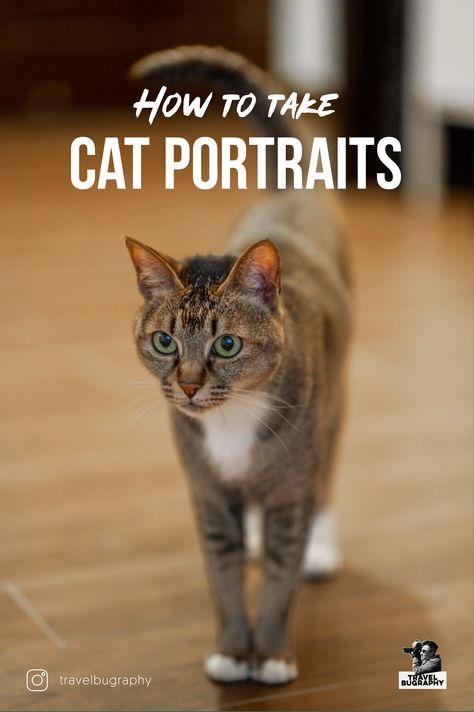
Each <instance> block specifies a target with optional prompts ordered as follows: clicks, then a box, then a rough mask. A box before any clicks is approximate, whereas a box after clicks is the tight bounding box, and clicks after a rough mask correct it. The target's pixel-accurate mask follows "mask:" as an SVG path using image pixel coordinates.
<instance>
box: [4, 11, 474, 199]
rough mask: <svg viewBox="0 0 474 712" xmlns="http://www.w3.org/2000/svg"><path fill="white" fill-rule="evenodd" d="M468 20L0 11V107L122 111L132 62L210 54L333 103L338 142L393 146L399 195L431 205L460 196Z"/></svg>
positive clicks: (469, 77) (466, 126)
mask: <svg viewBox="0 0 474 712" xmlns="http://www.w3.org/2000/svg"><path fill="white" fill-rule="evenodd" d="M472 12H473V9H472V3H471V2H470V0H456V3H455V4H454V5H452V4H450V3H449V2H447V1H446V0H411V1H410V2H407V1H406V0H383V1H382V2H378V3H373V2H370V0H332V1H331V0H295V1H294V2H288V0H260V1H259V2H252V0H229V1H228V2H226V3H222V2H219V0H205V1H204V2H200V3H196V2H194V1H193V0H176V2H172V3H171V2H160V3H157V2H153V1H152V0H137V1H135V2H134V1H133V0H116V1H113V2H112V0H102V1H101V2H97V1H95V0H94V1H93V0H80V1H79V0H68V1H67V2H63V1H62V0H38V1H37V2H34V3H31V2H29V3H28V2H27V3H17V2H14V1H13V0H5V2H3V3H2V8H1V9H0V13H1V14H0V17H1V26H0V32H1V49H0V51H1V53H2V59H3V61H2V63H1V66H0V80H1V83H2V87H3V100H2V109H3V110H4V111H11V112H17V113H19V115H23V116H24V115H28V114H31V113H35V112H41V111H46V110H47V111H53V110H56V111H65V110H67V109H69V110H75V111H76V110H77V109H78V108H81V107H106V106H116V107H117V106H122V107H123V106H124V105H125V104H128V103H129V102H130V101H131V100H132V98H136V97H135V93H136V90H135V89H134V88H133V87H132V86H131V84H130V82H128V81H127V70H128V68H129V66H130V65H131V64H132V62H134V61H135V60H136V59H137V57H140V56H141V55H143V54H145V53H147V52H151V51H154V50H159V49H165V48H168V47H173V46H177V45H180V44H195V43H200V44H210V45H216V44H220V45H223V46H225V47H228V48H229V49H233V50H235V51H238V52H241V53H242V54H244V55H245V56H247V57H248V58H249V59H251V60H253V61H254V62H256V63H257V64H258V65H260V66H263V67H266V68H268V69H269V70H270V71H272V72H273V73H274V74H276V75H277V76H278V77H280V79H282V80H284V81H285V82H286V84H287V85H288V86H290V87H292V88H293V89H300V90H302V89H304V90H306V91H319V92H324V91H331V92H333V91H337V92H338V93H339V94H340V96H341V101H340V102H339V103H338V106H337V109H338V121H339V128H340V131H341V135H345V136H374V137H375V138H376V140H378V139H379V138H381V137H383V136H396V137H399V138H400V139H401V140H402V143H403V146H404V151H403V155H402V157H403V161H404V166H403V168H404V187H405V189H409V190H410V191H417V192H418V193H419V192H420V191H421V192H423V193H428V194H430V195H432V196H434V197H437V198H439V197H440V195H441V194H442V193H443V192H445V191H446V190H449V189H450V188H452V187H454V188H456V187H459V186H461V187H465V188H472V180H473V178H472V176H473V169H472V152H473V138H472V111H473V109H472V86H473V70H472V66H473V62H472V59H473V58H472V46H473V29H472V25H473V23H472ZM369 170H370V172H371V173H372V174H374V172H375V166H374V164H373V159H371V158H370V156H369ZM352 174H353V175H354V174H355V166H354V165H352Z"/></svg>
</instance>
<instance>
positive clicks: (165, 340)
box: [151, 331, 178, 354]
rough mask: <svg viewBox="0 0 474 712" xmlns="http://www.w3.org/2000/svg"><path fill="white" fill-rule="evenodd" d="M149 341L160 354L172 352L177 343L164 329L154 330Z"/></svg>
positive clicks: (175, 348)
mask: <svg viewBox="0 0 474 712" xmlns="http://www.w3.org/2000/svg"><path fill="white" fill-rule="evenodd" d="M151 343H152V344H153V346H154V348H155V349H156V350H157V351H159V352H160V354H174V352H175V351H176V350H177V348H178V345H177V343H176V341H175V340H174V339H173V338H172V337H171V336H170V335H169V334H167V333H166V332H165V331H155V332H154V333H153V334H152V335H151Z"/></svg>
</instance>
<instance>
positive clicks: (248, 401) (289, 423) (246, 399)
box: [234, 394, 303, 433]
mask: <svg viewBox="0 0 474 712" xmlns="http://www.w3.org/2000/svg"><path fill="white" fill-rule="evenodd" d="M234 397H235V398H237V400H242V401H243V402H247V403H256V404H259V403H260V401H259V400H257V399H256V398H255V399H253V398H250V397H249V396H247V395H237V394H235V395H234ZM267 408H268V409H269V410H271V411H273V412H274V413H276V414H277V415H278V416H279V417H280V418H283V420H284V421H285V422H286V423H288V425H291V427H292V428H294V429H295V430H297V431H298V432H299V433H302V432H303V431H302V430H301V428H299V427H298V426H297V425H296V424H295V423H292V422H291V420H288V418H287V417H286V416H285V415H283V413H280V411H279V410H277V408H276V407H274V406H271V405H269V404H267Z"/></svg>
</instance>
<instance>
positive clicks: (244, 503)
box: [127, 47, 351, 684]
mask: <svg viewBox="0 0 474 712" xmlns="http://www.w3.org/2000/svg"><path fill="white" fill-rule="evenodd" d="M133 74H134V75H135V77H140V78H141V79H144V80H148V81H150V80H152V81H161V80H169V79H170V78H171V79H177V80H182V79H185V80H188V79H193V78H196V79H199V80H201V81H202V80H206V81H209V82H211V83H213V84H220V85H221V86H222V87H225V88H227V89H228V88H231V89H233V90H234V91H235V90H237V91H238V92H239V93H240V94H243V93H247V92H254V93H255V94H256V96H257V100H258V101H257V107H262V106H264V100H265V99H266V96H267V94H268V93H269V92H270V91H273V89H274V85H273V84H272V83H271V80H270V79H269V78H267V76H266V75H265V74H264V73H263V72H262V71H261V70H259V69H257V68H256V67H254V66H253V65H251V64H250V63H248V62H247V61H246V60H244V59H243V58H242V57H240V56H239V55H236V54H234V53H231V52H229V51H227V50H224V49H221V48H208V47H182V48H178V49H175V50H168V51H164V52H158V53H154V54H153V55H150V56H148V57H145V58H144V59H143V60H141V61H140V62H138V63H137V64H136V65H135V66H134V68H133ZM257 118H258V119H259V120H260V122H261V123H262V125H263V126H264V128H265V130H266V131H267V133H272V134H273V135H288V134H289V133H291V132H292V128H291V127H290V126H288V124H287V122H286V121H284V120H283V118H282V117H281V116H280V117H278V116H275V117H274V119H267V118H266V115H265V112H264V111H263V110H262V109H261V108H260V110H259V111H258V110H257ZM190 229H192V227H191V226H190ZM127 246H128V249H129V252H130V255H131V259H132V262H133V264H134V266H135V270H136V274H137V280H138V287H139V290H140V292H141V294H142V296H143V298H144V303H143V306H142V307H141V309H140V310H139V313H138V315H137V317H136V321H135V326H134V335H135V340H136V345H137V349H138V354H139V356H140V358H141V360H142V361H143V363H144V364H145V366H146V367H147V368H148V369H149V370H150V371H151V372H152V374H153V375H154V376H156V378H157V379H158V382H159V384H160V386H161V390H162V392H163V393H164V395H165V396H166V398H167V400H168V401H169V403H170V405H171V408H170V412H171V417H172V424H173V429H174V433H175V438H176V442H177V446H178V449H179V452H180V456H181V459H182V462H183V464H184V468H185V470H186V473H187V477H188V480H189V485H190V490H191V493H192V500H193V504H194V509H195V514H196V519H197V524H198V529H199V532H200V537H201V542H202V547H203V551H204V555H205V559H206V563H207V570H208V576H209V579H210V584H211V589H212V591H213V594H214V599H215V607H216V614H217V625H218V635H217V646H216V650H215V652H213V653H212V654H210V655H209V656H208V657H207V658H206V659H205V663H204V668H205V672H206V673H207V675H208V676H209V677H210V678H212V679H214V680H217V681H223V682H231V681H237V680H246V679H253V680H256V681H259V682H263V683H267V684H278V683H286V682H289V681H291V680H294V679H295V678H296V677H297V675H298V670H297V663H296V659H295V657H294V656H293V654H292V651H291V649H290V640H289V633H288V625H289V619H290V611H291V608H292V604H293V602H294V599H295V594H296V592H297V589H298V580H299V577H300V573H301V570H302V569H304V572H305V573H306V575H307V576H308V577H318V576H322V575H327V574H330V573H332V572H333V571H334V570H335V568H336V567H337V566H338V563H339V553H338V549H337V547H336V544H335V542H334V524H333V522H332V520H331V514H330V511H329V509H328V485H329V473H330V470H331V465H332V461H333V458H334V452H335V448H336V442H337V438H338V433H339V429H340V423H341V417H342V408H343V365H344V360H345V353H346V350H347V345H348V341H349V334H350V322H351V319H350V279H349V273H348V260H347V255H346V251H345V247H344V244H343V242H342V239H341V237H340V230H339V229H338V228H337V227H336V225H335V224H334V222H333V221H332V219H331V218H330V216H329V215H328V214H327V208H326V207H325V205H324V203H323V201H322V200H321V196H319V199H317V197H316V196H315V194H314V192H311V191H304V190H303V191H293V190H287V191H278V192H277V193H272V194H271V195H270V197H267V198H266V199H264V200H263V201H261V202H260V203H259V204H257V206H256V207H254V208H252V209H251V210H250V212H249V213H247V214H246V215H245V216H244V218H243V220H242V222H241V223H240V224H239V226H238V227H237V229H236V231H235V232H234V233H233V235H232V237H231V240H230V242H229V244H228V250H227V253H226V254H224V255H210V256H206V257H203V256H195V257H190V258H188V259H184V260H182V261H179V262H178V261H176V260H174V259H172V258H170V257H167V256H165V255H163V254H161V253H159V252H157V251H156V250H155V249H154V248H151V247H147V246H145V245H143V244H141V243H140V242H138V241H136V240H133V239H131V238H127ZM256 506H257V507H258V508H259V510H260V513H261V522H262V524H261V540H262V560H263V584H262V598H261V600H262V603H261V609H260V613H259V615H258V617H257V620H256V621H255V623H254V625H253V626H251V625H250V622H249V620H248V617H247V615H246V611H245V603H244V593H243V580H244V565H245V560H246V552H245V543H246V541H247V543H248V544H249V546H250V547H251V549H252V552H251V553H253V554H255V553H256V552H255V549H256V544H257V543H258V542H257V539H258V536H257V535H258V531H257V528H256V525H255V521H256V515H255V509H254V510H253V512H252V507H253V508H255V507H256ZM252 520H253V521H254V526H253V528H251V529H250V530H249V529H247V530H246V524H245V522H246V521H247V524H248V523H249V522H250V521H252Z"/></svg>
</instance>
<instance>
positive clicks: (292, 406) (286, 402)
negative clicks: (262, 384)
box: [235, 388, 301, 409]
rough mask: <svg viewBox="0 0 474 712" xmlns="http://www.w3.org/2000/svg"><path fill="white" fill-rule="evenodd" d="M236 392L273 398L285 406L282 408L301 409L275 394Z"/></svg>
mask: <svg viewBox="0 0 474 712" xmlns="http://www.w3.org/2000/svg"><path fill="white" fill-rule="evenodd" d="M235 392H236V393H249V394H250V395H254V396H256V395H257V394H261V395H264V396H267V398H273V399H274V400H276V401H279V402H280V403H282V404H283V405H282V406H281V407H286V408H295V409H297V408H300V407H301V406H297V405H292V404H291V403H288V401H286V400H285V399H284V398H282V397H281V396H278V395H276V394H275V393H269V392H268V391H260V390H254V391H252V390H249V389H248V388H238V389H237V390H236V391H235Z"/></svg>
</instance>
